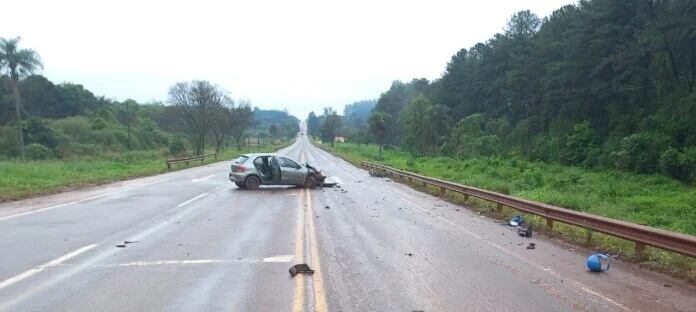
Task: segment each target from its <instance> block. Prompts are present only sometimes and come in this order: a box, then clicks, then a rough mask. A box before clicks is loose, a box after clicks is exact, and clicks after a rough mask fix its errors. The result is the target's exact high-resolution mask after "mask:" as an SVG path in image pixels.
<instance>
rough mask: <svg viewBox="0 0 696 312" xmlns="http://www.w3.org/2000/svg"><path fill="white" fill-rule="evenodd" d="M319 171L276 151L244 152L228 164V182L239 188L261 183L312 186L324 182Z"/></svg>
mask: <svg viewBox="0 0 696 312" xmlns="http://www.w3.org/2000/svg"><path fill="white" fill-rule="evenodd" d="M325 179H326V177H325V176H323V175H322V174H321V171H319V170H317V169H316V168H314V167H312V166H310V165H308V164H301V165H300V164H299V163H298V162H297V161H295V160H292V159H290V158H288V157H285V156H280V155H276V154H243V155H240V156H239V157H238V158H237V159H235V160H234V161H233V162H232V165H231V166H230V181H232V182H234V184H235V185H237V186H238V187H240V188H247V189H252V190H253V189H257V188H259V187H260V186H261V185H296V186H300V187H305V188H315V187H317V186H320V185H322V184H323V183H324V180H325Z"/></svg>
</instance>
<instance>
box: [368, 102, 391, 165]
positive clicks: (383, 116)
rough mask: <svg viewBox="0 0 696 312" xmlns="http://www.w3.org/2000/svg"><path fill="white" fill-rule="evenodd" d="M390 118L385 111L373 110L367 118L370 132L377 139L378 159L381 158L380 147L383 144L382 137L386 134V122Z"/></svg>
mask: <svg viewBox="0 0 696 312" xmlns="http://www.w3.org/2000/svg"><path fill="white" fill-rule="evenodd" d="M390 119H391V116H389V114H387V113H385V112H374V113H372V115H370V118H369V120H368V123H369V125H370V133H372V135H373V136H374V137H375V139H377V144H378V145H379V158H380V159H382V147H383V146H384V139H385V138H386V135H387V123H388V122H389V120H390Z"/></svg>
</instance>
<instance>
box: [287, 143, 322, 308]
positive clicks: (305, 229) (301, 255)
mask: <svg viewBox="0 0 696 312" xmlns="http://www.w3.org/2000/svg"><path fill="white" fill-rule="evenodd" d="M304 159H305V154H304V151H303V152H302V153H301V154H300V161H301V162H304ZM301 194H302V195H303V196H301V197H302V199H301V200H300V203H299V209H298V210H297V231H296V234H295V260H296V262H295V263H304V262H306V261H305V247H306V245H308V247H309V260H310V261H309V264H310V265H311V268H312V269H313V270H314V274H312V279H311V280H310V282H311V288H312V290H313V298H314V300H313V301H314V302H313V303H314V305H313V306H314V311H321V312H325V311H328V307H327V305H326V291H325V290H324V280H323V279H322V271H321V263H320V262H319V247H318V240H317V235H316V231H315V227H314V212H313V210H312V195H311V194H312V193H311V192H310V190H309V189H304V191H303V192H302V193H301ZM305 239H307V242H306V243H305ZM304 277H305V276H304V275H298V276H296V277H295V297H294V298H293V311H295V312H301V311H304V308H305V306H306V305H307V303H306V299H307V298H306V295H305V292H306V291H307V289H306V287H307V286H306V285H305V281H306V280H305V278H304Z"/></svg>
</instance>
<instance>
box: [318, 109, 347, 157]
mask: <svg viewBox="0 0 696 312" xmlns="http://www.w3.org/2000/svg"><path fill="white" fill-rule="evenodd" d="M322 117H323V119H324V121H323V122H322V123H321V129H320V132H321V139H322V140H323V141H325V142H326V141H329V142H331V147H333V146H334V141H335V139H336V136H337V135H338V131H339V130H340V129H341V125H342V122H341V116H339V115H338V113H337V112H336V110H335V109H333V108H331V107H325V108H324V115H323V116H322Z"/></svg>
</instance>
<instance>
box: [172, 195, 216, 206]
mask: <svg viewBox="0 0 696 312" xmlns="http://www.w3.org/2000/svg"><path fill="white" fill-rule="evenodd" d="M206 195H208V193H203V194H201V195H198V196H196V197H194V198H191V199H189V200H187V201H185V202H183V203H181V204H179V205H178V206H176V207H177V208H178V207H183V206H186V205H188V204H190V203H192V202H193V201H194V200H196V199H199V198H201V197H203V196H206Z"/></svg>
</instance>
